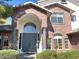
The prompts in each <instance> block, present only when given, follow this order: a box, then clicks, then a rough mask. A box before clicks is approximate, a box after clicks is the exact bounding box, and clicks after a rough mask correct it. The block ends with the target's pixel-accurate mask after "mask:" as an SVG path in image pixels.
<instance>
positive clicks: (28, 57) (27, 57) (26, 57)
mask: <svg viewBox="0 0 79 59" xmlns="http://www.w3.org/2000/svg"><path fill="white" fill-rule="evenodd" d="M19 57H20V58H19V59H35V57H36V54H26V53H25V54H20V56H19Z"/></svg>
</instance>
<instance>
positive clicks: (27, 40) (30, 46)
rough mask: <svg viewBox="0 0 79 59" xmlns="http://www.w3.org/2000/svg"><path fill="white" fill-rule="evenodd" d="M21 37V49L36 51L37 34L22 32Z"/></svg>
mask: <svg viewBox="0 0 79 59" xmlns="http://www.w3.org/2000/svg"><path fill="white" fill-rule="evenodd" d="M21 37H22V51H23V52H36V43H37V34H36V33H23V34H22V35H21Z"/></svg>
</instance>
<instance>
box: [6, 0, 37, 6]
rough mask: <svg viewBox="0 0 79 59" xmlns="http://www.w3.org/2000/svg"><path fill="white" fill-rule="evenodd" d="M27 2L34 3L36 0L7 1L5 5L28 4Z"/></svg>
mask: <svg viewBox="0 0 79 59" xmlns="http://www.w3.org/2000/svg"><path fill="white" fill-rule="evenodd" d="M29 1H31V2H34V3H36V2H37V0H12V1H8V2H7V3H8V4H10V5H14V6H15V5H22V4H23V3H25V2H29Z"/></svg>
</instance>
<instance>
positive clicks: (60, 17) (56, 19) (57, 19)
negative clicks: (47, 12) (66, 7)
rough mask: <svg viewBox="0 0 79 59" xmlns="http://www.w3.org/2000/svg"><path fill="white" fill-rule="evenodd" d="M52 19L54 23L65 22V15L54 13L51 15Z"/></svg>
mask: <svg viewBox="0 0 79 59" xmlns="http://www.w3.org/2000/svg"><path fill="white" fill-rule="evenodd" d="M50 20H51V23H52V24H63V23H64V15H63V14H62V13H53V14H52V15H51V16H50Z"/></svg>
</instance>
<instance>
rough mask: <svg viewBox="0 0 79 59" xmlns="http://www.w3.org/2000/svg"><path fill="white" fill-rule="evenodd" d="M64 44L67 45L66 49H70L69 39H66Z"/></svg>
mask: <svg viewBox="0 0 79 59" xmlns="http://www.w3.org/2000/svg"><path fill="white" fill-rule="evenodd" d="M64 44H65V49H68V48H69V39H68V38H65V39H64Z"/></svg>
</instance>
